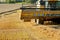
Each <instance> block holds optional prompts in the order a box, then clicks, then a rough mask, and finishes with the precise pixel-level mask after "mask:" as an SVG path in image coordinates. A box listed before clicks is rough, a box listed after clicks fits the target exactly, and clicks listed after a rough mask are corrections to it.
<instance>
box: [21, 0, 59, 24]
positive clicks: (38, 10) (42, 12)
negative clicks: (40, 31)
mask: <svg viewBox="0 0 60 40" xmlns="http://www.w3.org/2000/svg"><path fill="white" fill-rule="evenodd" d="M34 4H35V5H33V6H32V5H27V6H22V7H21V8H20V9H21V10H22V13H21V19H22V20H24V21H25V22H29V21H31V19H35V22H36V23H37V24H43V23H44V21H52V22H56V23H60V1H59V0H37V1H36V3H34Z"/></svg>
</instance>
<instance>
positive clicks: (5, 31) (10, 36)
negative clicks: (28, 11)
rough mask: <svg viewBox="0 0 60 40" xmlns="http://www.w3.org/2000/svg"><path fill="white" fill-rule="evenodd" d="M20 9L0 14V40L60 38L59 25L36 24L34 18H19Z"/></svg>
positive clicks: (56, 39) (59, 39) (50, 39)
mask: <svg viewBox="0 0 60 40" xmlns="http://www.w3.org/2000/svg"><path fill="white" fill-rule="evenodd" d="M20 15H21V10H18V11H17V12H16V13H13V14H8V15H1V17H0V40H60V29H55V28H52V27H55V26H58V27H59V25H36V24H35V23H34V20H32V21H31V22H23V21H22V20H20Z"/></svg>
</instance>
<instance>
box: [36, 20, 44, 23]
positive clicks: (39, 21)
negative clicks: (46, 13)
mask: <svg viewBox="0 0 60 40" xmlns="http://www.w3.org/2000/svg"><path fill="white" fill-rule="evenodd" d="M35 23H36V24H44V20H41V19H35Z"/></svg>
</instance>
